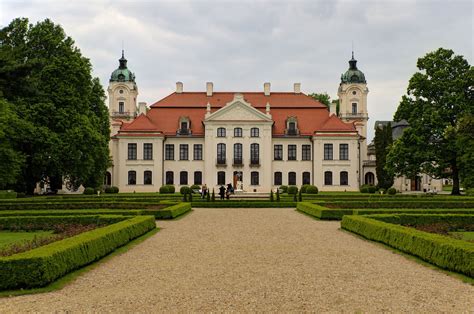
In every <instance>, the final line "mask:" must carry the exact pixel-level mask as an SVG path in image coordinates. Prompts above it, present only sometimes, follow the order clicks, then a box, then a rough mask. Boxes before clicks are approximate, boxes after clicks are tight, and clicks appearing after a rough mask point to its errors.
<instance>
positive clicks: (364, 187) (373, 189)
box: [360, 184, 377, 194]
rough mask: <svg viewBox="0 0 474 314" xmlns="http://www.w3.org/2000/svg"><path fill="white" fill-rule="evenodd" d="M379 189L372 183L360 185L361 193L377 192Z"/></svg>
mask: <svg viewBox="0 0 474 314" xmlns="http://www.w3.org/2000/svg"><path fill="white" fill-rule="evenodd" d="M376 191H377V188H376V187H375V186H374V185H372V184H364V185H361V186H360V192H361V193H371V194H373V193H375V192H376Z"/></svg>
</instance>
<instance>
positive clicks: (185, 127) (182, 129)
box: [177, 117, 191, 135]
mask: <svg viewBox="0 0 474 314" xmlns="http://www.w3.org/2000/svg"><path fill="white" fill-rule="evenodd" d="M177 134H178V135H190V134H191V120H190V119H189V117H180V118H179V129H178V132H177Z"/></svg>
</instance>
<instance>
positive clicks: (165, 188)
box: [160, 184, 175, 194]
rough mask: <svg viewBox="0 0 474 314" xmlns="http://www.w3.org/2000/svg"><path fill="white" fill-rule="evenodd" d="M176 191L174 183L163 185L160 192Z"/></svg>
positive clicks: (171, 192) (169, 192)
mask: <svg viewBox="0 0 474 314" xmlns="http://www.w3.org/2000/svg"><path fill="white" fill-rule="evenodd" d="M174 192H175V187H174V185H171V184H169V185H162V186H161V187H160V194H173V193H174Z"/></svg>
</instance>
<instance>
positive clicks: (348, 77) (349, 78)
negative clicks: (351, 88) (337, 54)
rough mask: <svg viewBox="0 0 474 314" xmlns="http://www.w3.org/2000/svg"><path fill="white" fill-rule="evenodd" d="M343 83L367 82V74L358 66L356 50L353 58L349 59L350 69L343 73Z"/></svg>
mask: <svg viewBox="0 0 474 314" xmlns="http://www.w3.org/2000/svg"><path fill="white" fill-rule="evenodd" d="M341 83H363V84H366V83H367V81H366V80H365V75H364V73H362V71H361V70H359V69H358V68H357V60H356V59H354V51H353V52H352V59H351V60H349V69H348V70H347V71H346V73H344V74H342V75H341Z"/></svg>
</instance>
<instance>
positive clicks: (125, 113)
mask: <svg viewBox="0 0 474 314" xmlns="http://www.w3.org/2000/svg"><path fill="white" fill-rule="evenodd" d="M112 116H113V117H130V116H131V114H130V111H113V112H112Z"/></svg>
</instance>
